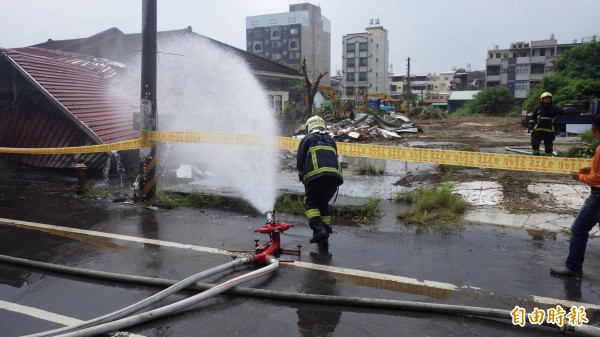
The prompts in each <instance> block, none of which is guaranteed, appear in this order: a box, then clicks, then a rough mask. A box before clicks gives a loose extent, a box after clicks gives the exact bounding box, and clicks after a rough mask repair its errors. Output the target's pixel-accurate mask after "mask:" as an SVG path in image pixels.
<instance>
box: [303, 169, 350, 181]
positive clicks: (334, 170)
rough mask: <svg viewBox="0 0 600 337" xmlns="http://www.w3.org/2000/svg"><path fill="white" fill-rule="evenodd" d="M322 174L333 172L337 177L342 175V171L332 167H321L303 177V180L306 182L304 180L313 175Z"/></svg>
mask: <svg viewBox="0 0 600 337" xmlns="http://www.w3.org/2000/svg"><path fill="white" fill-rule="evenodd" d="M322 172H335V173H337V174H339V175H342V171H341V170H340V169H335V168H333V167H323V168H320V169H317V170H314V171H312V172H310V173H309V174H307V175H305V176H304V179H305V180H306V179H308V178H310V177H312V176H314V175H315V174H319V173H322Z"/></svg>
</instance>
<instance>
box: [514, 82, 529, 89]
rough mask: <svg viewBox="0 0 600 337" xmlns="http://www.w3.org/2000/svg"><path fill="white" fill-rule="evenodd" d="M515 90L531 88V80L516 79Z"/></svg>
mask: <svg viewBox="0 0 600 337" xmlns="http://www.w3.org/2000/svg"><path fill="white" fill-rule="evenodd" d="M515 90H529V82H528V81H516V82H515Z"/></svg>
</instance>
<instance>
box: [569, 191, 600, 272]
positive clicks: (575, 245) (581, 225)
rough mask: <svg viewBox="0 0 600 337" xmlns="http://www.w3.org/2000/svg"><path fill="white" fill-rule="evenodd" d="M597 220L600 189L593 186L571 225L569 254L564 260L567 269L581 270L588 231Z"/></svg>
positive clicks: (598, 216) (599, 212) (599, 215)
mask: <svg viewBox="0 0 600 337" xmlns="http://www.w3.org/2000/svg"><path fill="white" fill-rule="evenodd" d="M598 222H600V190H599V189H596V188H593V189H592V191H591V193H590V196H589V197H588V198H587V199H585V202H584V203H583V205H582V206H581V209H580V210H579V213H578V214H577V217H576V218H575V221H573V225H571V243H570V244H569V256H567V261H565V262H566V265H567V267H569V269H571V270H574V271H581V270H582V266H583V259H584V258H585V247H586V246H587V242H588V237H589V233H590V231H591V230H592V228H594V226H596V224H597V223H598Z"/></svg>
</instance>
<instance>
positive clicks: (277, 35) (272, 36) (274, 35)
mask: <svg viewBox="0 0 600 337" xmlns="http://www.w3.org/2000/svg"><path fill="white" fill-rule="evenodd" d="M279 36H280V35H279V31H277V30H275V31H273V33H271V38H273V39H278V38H279Z"/></svg>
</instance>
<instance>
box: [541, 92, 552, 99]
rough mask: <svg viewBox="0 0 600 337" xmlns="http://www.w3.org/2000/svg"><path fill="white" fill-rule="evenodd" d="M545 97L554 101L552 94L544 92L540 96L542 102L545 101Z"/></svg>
mask: <svg viewBox="0 0 600 337" xmlns="http://www.w3.org/2000/svg"><path fill="white" fill-rule="evenodd" d="M544 97H550V99H552V94H551V93H549V92H547V91H546V92H544V93H542V94H541V95H540V101H541V100H543V99H544Z"/></svg>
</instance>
